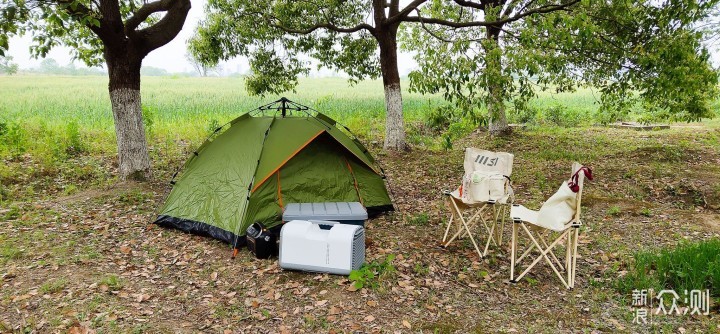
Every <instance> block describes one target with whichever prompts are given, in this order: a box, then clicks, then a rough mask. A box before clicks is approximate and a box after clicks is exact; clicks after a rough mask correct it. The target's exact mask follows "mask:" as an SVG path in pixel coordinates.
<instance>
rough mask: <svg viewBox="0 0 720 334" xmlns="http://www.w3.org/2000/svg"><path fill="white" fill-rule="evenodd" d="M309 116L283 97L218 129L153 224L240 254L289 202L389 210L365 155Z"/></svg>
mask: <svg viewBox="0 0 720 334" xmlns="http://www.w3.org/2000/svg"><path fill="white" fill-rule="evenodd" d="M269 110H275V115H272V116H270V115H268V114H269V113H268V111H269ZM308 110H310V108H308V107H305V106H302V105H299V104H296V103H294V102H291V101H289V100H287V99H285V98H282V99H280V100H278V101H275V102H273V103H271V104H268V105H265V106H262V107H260V108H258V109H256V112H255V113H256V114H257V115H255V116H253V112H249V113H246V114H244V115H242V116H240V117H238V118H236V119H234V120H233V121H231V122H230V123H228V124H227V125H229V126H227V125H226V126H223V127H221V128H218V129H217V130H216V132H215V133H216V134H217V136H214V137H213V136H211V138H209V139H208V140H207V141H205V142H204V143H203V144H202V145H201V146H200V147H199V148H198V149H197V151H195V152H194V153H193V155H192V156H191V157H190V159H189V160H188V161H187V162H186V163H185V165H184V168H183V170H182V172H181V173H180V174H179V176H178V175H177V173H176V176H175V177H173V181H171V184H172V185H173V188H172V190H171V191H170V193H169V195H168V197H167V199H166V201H165V204H164V206H163V207H162V208H161V209H160V211H159V215H158V217H157V220H155V224H158V225H161V226H165V227H173V228H177V229H180V230H183V231H185V232H189V233H194V234H199V235H205V236H210V237H213V238H216V239H219V240H222V241H225V242H227V243H230V244H231V245H232V246H233V247H235V248H238V247H240V246H242V245H243V244H244V243H245V238H244V237H243V236H244V235H245V230H246V229H247V227H248V226H250V224H252V223H253V222H262V223H263V224H264V225H265V226H267V227H269V228H272V227H275V226H278V225H280V224H281V217H282V210H283V207H284V205H286V204H287V203H307V202H361V203H363V205H365V207H366V208H367V209H368V212H369V214H371V215H372V214H376V213H379V212H384V211H392V209H393V206H392V202H391V201H390V197H389V196H388V192H387V189H386V188H385V183H384V181H383V178H384V177H383V174H382V171H381V169H380V168H379V167H378V166H377V164H376V162H375V160H374V159H373V157H372V156H371V155H370V153H369V152H368V151H367V149H366V148H365V147H364V146H363V145H362V144H361V143H360V142H359V141H358V140H357V138H355V139H351V138H350V137H348V136H347V135H346V134H345V133H344V132H342V131H340V129H338V128H337V127H336V125H338V124H337V123H336V122H335V121H334V120H332V119H331V118H329V117H327V116H325V115H323V114H321V113H319V112H317V113H316V115H314V116H313V115H312V114H310V113H309V112H308ZM287 111H290V112H293V113H298V114H302V115H301V116H295V115H288V114H287ZM278 112H280V113H281V114H280V115H277V113H278ZM224 127H227V129H226V130H225V131H223V132H220V130H222V129H223V128H224Z"/></svg>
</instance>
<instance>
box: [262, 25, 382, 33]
mask: <svg viewBox="0 0 720 334" xmlns="http://www.w3.org/2000/svg"><path fill="white" fill-rule="evenodd" d="M271 25H272V26H273V27H275V28H278V29H280V30H282V31H284V32H288V33H291V34H300V35H307V34H309V33H312V32H313V31H315V30H318V29H327V30H332V31H335V32H341V33H353V32H358V31H360V30H363V29H366V30H368V31H370V32H372V31H373V29H374V28H373V26H371V25H369V24H367V23H362V24H358V25H356V26H354V27H350V28H344V27H338V26H336V25H334V24H332V23H318V24H316V25H314V26H312V27H310V28H307V29H293V28H288V27H285V26H283V25H281V24H279V23H271Z"/></svg>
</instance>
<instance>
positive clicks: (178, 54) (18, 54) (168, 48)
mask: <svg viewBox="0 0 720 334" xmlns="http://www.w3.org/2000/svg"><path fill="white" fill-rule="evenodd" d="M205 3H206V0H193V1H192V9H190V13H189V14H188V18H187V21H186V22H185V27H184V28H183V29H182V31H180V34H179V35H178V36H177V37H175V39H174V40H173V41H172V42H170V43H168V44H167V45H165V46H163V47H161V48H159V49H157V50H155V51H153V52H151V53H150V54H149V55H148V56H147V57H146V58H145V60H144V61H143V65H145V66H153V67H159V68H163V69H165V70H167V71H168V72H192V71H193V68H192V66H191V65H190V64H189V63H188V62H187V61H186V60H185V54H186V52H187V48H186V46H185V43H186V42H187V40H188V39H190V37H192V35H193V33H194V31H195V28H196V27H197V25H198V22H199V21H200V20H201V19H202V18H203V17H204V7H205ZM31 42H32V37H31V36H24V37H22V38H18V37H15V38H12V39H10V50H9V52H8V55H10V56H12V57H13V58H14V59H13V61H14V62H16V63H18V64H19V65H20V67H21V68H32V67H36V66H38V65H39V64H40V62H41V61H42V59H32V57H31V56H30V51H29V47H30V44H31ZM717 49H718V48H717V47H713V48H711V50H710V51H711V53H712V59H713V63H714V64H716V66H717V64H720V52H718V50H717ZM48 57H49V58H53V59H55V60H57V61H58V63H60V64H61V65H65V64H68V63H69V62H70V61H72V58H71V55H70V51H69V49H67V48H64V47H57V48H54V49H53V50H51V51H50V53H49V54H48ZM398 58H399V59H398V64H399V70H400V74H401V75H406V74H407V73H409V72H410V71H411V70H412V69H413V68H415V67H416V66H417V65H416V63H415V61H414V60H413V59H412V57H411V56H410V55H409V54H407V53H403V52H400V53H399V55H398ZM76 65H77V66H83V65H82V63H81V62H77V61H76ZM222 66H223V68H224V69H225V71H226V72H245V71H247V70H248V68H249V66H248V64H247V61H246V60H244V59H232V60H230V61H229V62H227V63H224V64H222ZM334 74H335V73H333V72H332V71H329V70H321V71H320V72H318V71H313V73H312V74H311V75H320V76H328V75H334Z"/></svg>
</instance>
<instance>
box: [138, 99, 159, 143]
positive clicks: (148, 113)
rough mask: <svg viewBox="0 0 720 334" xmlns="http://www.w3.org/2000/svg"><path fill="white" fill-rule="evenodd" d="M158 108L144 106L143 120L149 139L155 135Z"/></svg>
mask: <svg viewBox="0 0 720 334" xmlns="http://www.w3.org/2000/svg"><path fill="white" fill-rule="evenodd" d="M157 114H158V111H157V108H154V107H150V106H142V120H143V125H145V132H146V133H147V135H148V137H149V138H152V137H153V135H154V134H155V119H156V118H157Z"/></svg>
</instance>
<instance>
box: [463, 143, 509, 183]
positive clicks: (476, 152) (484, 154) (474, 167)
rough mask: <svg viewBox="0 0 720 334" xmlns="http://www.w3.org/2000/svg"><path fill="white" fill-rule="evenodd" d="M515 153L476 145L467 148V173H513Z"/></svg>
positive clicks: (507, 174) (465, 164)
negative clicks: (495, 150)
mask: <svg viewBox="0 0 720 334" xmlns="http://www.w3.org/2000/svg"><path fill="white" fill-rule="evenodd" d="M512 165H513V155H512V154H510V153H506V152H492V151H487V150H481V149H478V148H474V147H468V148H466V149H465V162H464V167H465V175H470V174H472V172H474V171H484V172H496V173H500V174H502V175H505V176H508V177H509V176H510V174H512Z"/></svg>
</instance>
